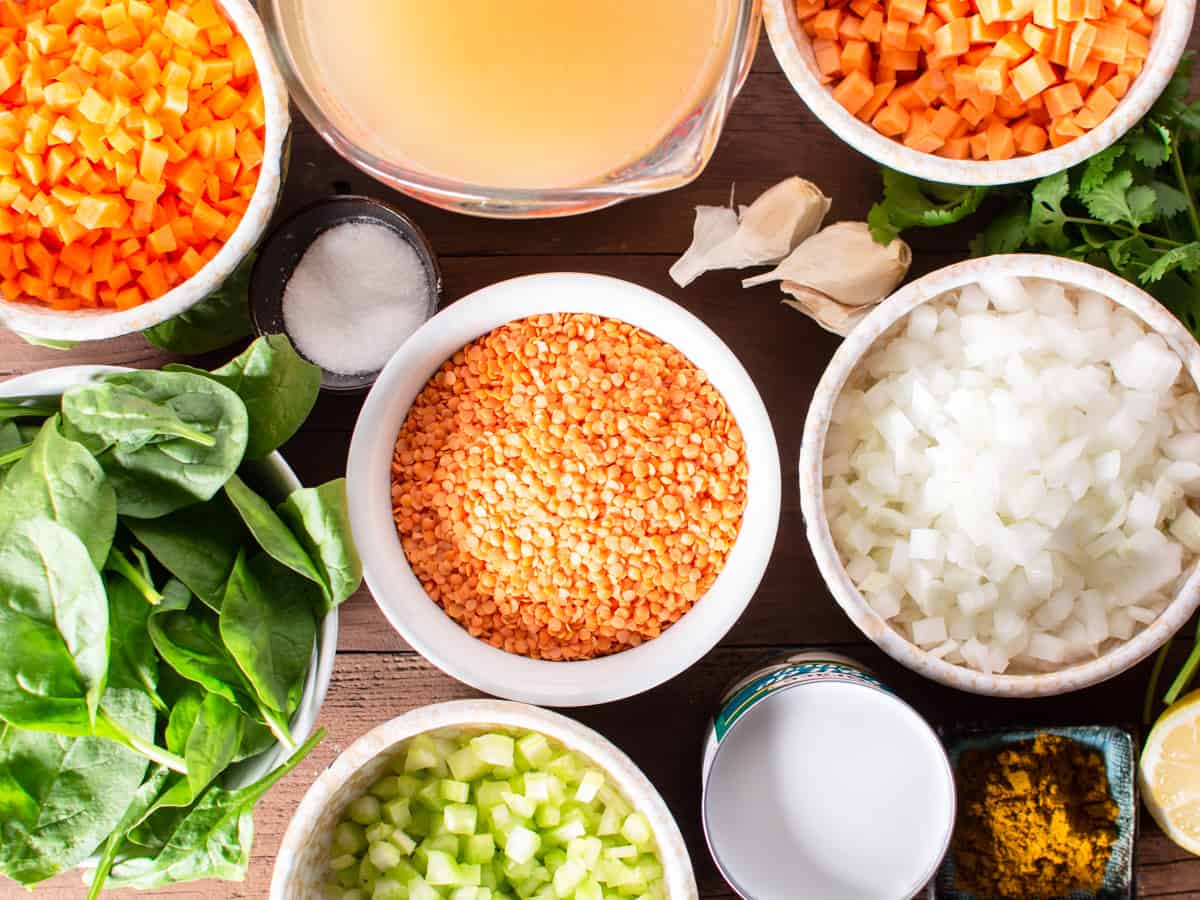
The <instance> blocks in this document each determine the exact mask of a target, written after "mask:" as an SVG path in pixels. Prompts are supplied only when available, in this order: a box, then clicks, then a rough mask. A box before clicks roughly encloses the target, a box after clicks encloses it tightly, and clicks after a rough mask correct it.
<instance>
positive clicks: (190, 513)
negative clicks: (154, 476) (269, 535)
mask: <svg viewBox="0 0 1200 900" xmlns="http://www.w3.org/2000/svg"><path fill="white" fill-rule="evenodd" d="M124 524H125V527H126V528H128V529H129V530H130V531H131V532H132V533H133V536H134V537H135V538H137V540H138V541H139V542H140V543H141V545H142V546H143V547H145V548H146V549H147V550H149V551H150V555H151V556H153V557H154V558H155V559H156V560H158V562H159V563H160V564H161V565H162V567H163V568H164V569H166V570H167V571H168V572H170V573H171V574H172V575H173V576H174V577H175V578H178V579H179V580H180V581H182V582H183V583H184V584H185V585H187V587H188V588H189V589H190V590H191V591H192V592H193V593H194V594H195V595H196V596H197V597H199V598H200V599H201V600H202V601H203V602H204V603H205V604H206V605H207V606H209V607H210V608H211V609H217V610H219V609H220V608H221V601H222V600H223V599H224V597H225V583H226V582H227V581H228V580H229V573H230V572H232V571H233V562H234V560H235V559H237V554H238V548H239V547H240V546H241V545H242V543H243V542H244V540H245V538H246V529H245V528H244V527H243V526H242V523H241V520H240V519H239V518H238V515H237V512H236V511H235V510H234V509H233V507H232V506H231V505H230V504H229V501H228V500H226V499H225V497H224V496H223V495H220V494H218V495H217V496H216V497H213V499H212V500H209V501H208V502H206V503H197V504H194V505H192V506H187V507H184V508H183V509H180V510H176V511H175V512H173V513H170V514H169V515H166V516H161V517H159V518H157V519H125V520H124Z"/></svg>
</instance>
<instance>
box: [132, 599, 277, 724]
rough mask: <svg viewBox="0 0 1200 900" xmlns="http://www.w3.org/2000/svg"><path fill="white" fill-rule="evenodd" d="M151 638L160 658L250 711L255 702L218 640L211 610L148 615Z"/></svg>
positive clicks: (188, 677) (193, 679) (231, 659)
mask: <svg viewBox="0 0 1200 900" xmlns="http://www.w3.org/2000/svg"><path fill="white" fill-rule="evenodd" d="M149 630H150V639H151V640H152V641H153V642H154V647H155V649H156V650H158V654H159V656H161V657H162V659H163V662H165V663H166V664H167V665H168V666H170V667H171V668H172V669H174V670H175V671H176V672H178V673H179V674H180V675H182V676H183V677H184V678H186V679H188V680H189V681H194V682H195V683H196V684H198V685H200V686H201V687H202V688H204V689H205V690H206V691H210V692H212V693H214V694H218V695H220V696H221V697H224V698H225V699H226V700H228V701H229V702H230V703H233V704H235V705H236V706H237V707H238V708H239V709H242V710H244V711H246V712H248V713H249V714H251V715H252V714H253V712H254V710H255V706H254V703H253V701H252V700H250V699H249V697H248V695H249V693H250V691H249V690H248V685H247V684H246V683H245V680H244V679H243V678H242V675H241V672H240V671H239V670H238V667H237V663H235V662H234V661H233V658H232V657H231V656H230V655H229V653H228V651H227V650H226V649H225V645H224V644H222V643H221V636H220V634H219V633H218V629H217V624H216V622H215V621H214V619H213V617H212V614H211V613H209V614H206V613H204V612H202V611H200V610H196V611H193V610H190V609H189V610H167V611H164V612H157V611H156V612H155V613H154V614H153V615H151V616H150V628H149Z"/></svg>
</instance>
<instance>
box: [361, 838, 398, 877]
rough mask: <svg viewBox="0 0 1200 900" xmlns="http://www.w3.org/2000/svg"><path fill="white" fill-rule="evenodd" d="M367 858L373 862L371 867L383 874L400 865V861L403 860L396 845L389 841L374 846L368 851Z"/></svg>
mask: <svg viewBox="0 0 1200 900" xmlns="http://www.w3.org/2000/svg"><path fill="white" fill-rule="evenodd" d="M367 857H368V858H369V859H370V860H371V865H373V866H374V867H375V868H377V869H379V870H380V871H381V872H386V871H387V870H388V869H390V868H392V867H393V866H396V865H399V864H400V860H401V859H403V857H402V856H401V855H400V851H399V850H398V849H397V848H396V845H395V844H392V843H390V842H388V841H379V842H378V843H375V844H372V845H371V847H370V849H368V850H367Z"/></svg>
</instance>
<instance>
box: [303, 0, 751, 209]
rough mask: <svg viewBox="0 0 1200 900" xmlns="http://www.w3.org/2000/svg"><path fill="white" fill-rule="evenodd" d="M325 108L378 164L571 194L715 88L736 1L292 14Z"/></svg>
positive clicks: (545, 0)
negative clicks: (334, 110) (335, 110)
mask: <svg viewBox="0 0 1200 900" xmlns="http://www.w3.org/2000/svg"><path fill="white" fill-rule="evenodd" d="M296 2H297V4H298V7H299V10H300V15H301V18H302V30H303V34H304V37H305V41H306V42H307V44H308V50H309V53H310V54H311V56H312V59H313V61H314V65H315V69H316V75H317V79H318V83H320V84H322V85H323V94H324V95H325V97H324V102H326V103H334V104H336V105H337V106H338V107H339V108H340V109H339V112H340V118H341V119H343V120H345V122H343V123H342V127H347V126H346V123H349V128H348V130H351V131H353V133H354V137H355V140H356V141H358V142H360V143H363V144H364V145H365V146H366V148H367V149H368V150H370V151H371V152H373V153H374V154H375V155H377V156H379V157H381V158H384V159H388V160H390V161H393V162H400V163H403V164H404V165H407V166H410V167H415V168H418V169H422V170H425V171H427V172H429V173H431V174H434V175H437V176H441V177H444V178H449V179H454V180H458V181H463V182H467V183H473V184H480V185H487V186H491V187H504V188H529V189H534V188H553V187H559V188H562V187H572V186H576V185H581V184H585V183H588V182H592V181H596V180H598V179H600V178H602V177H603V176H604V175H606V174H607V173H609V172H612V171H614V170H617V169H620V168H622V167H624V166H627V165H629V164H630V163H633V162H635V161H636V160H637V159H639V158H640V157H641V156H643V155H645V154H646V153H647V152H649V151H650V150H652V149H653V148H654V147H655V146H656V145H658V144H659V143H660V142H661V141H662V139H663V138H664V137H665V136H666V135H667V134H668V133H669V132H670V131H671V130H672V129H673V128H675V127H676V126H677V125H678V124H679V123H680V122H682V121H683V120H684V119H685V118H686V117H687V116H688V115H689V114H690V113H691V111H692V110H693V109H694V108H695V107H696V106H698V105H699V104H700V103H701V102H702V101H703V98H704V96H705V95H706V93H707V92H708V91H709V89H710V88H711V86H712V84H713V82H714V80H715V79H716V78H717V77H719V74H720V70H721V65H722V63H723V61H724V59H725V57H726V55H727V51H728V47H729V43H730V41H731V39H732V38H731V36H732V32H733V27H734V21H735V18H736V10H737V5H736V3H735V2H734V0H654V2H652V3H647V2H646V0H605V2H604V3H584V2H582V0H508V2H504V3H501V2H499V0H454V2H429V0H341V2H339V3H331V2H329V0H296Z"/></svg>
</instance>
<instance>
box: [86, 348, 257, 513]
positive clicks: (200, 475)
mask: <svg viewBox="0 0 1200 900" xmlns="http://www.w3.org/2000/svg"><path fill="white" fill-rule="evenodd" d="M105 383H106V384H111V385H115V386H118V387H128V388H132V389H135V390H138V391H140V392H141V393H142V394H143V396H145V397H146V398H147V399H149V400H152V401H154V402H156V403H162V404H165V405H167V406H169V407H170V408H171V410H172V411H173V412H174V413H175V414H176V415H177V416H178V417H179V418H180V419H182V420H183V421H184V422H185V423H186V424H187V425H189V426H192V427H194V428H195V429H197V430H199V431H201V432H204V433H205V434H207V435H209V436H210V437H211V438H212V440H213V446H211V447H203V446H201V445H199V444H197V443H195V442H193V441H189V440H185V439H182V438H172V439H169V440H164V441H160V442H157V443H151V444H146V445H145V446H142V447H139V448H138V449H135V450H128V449H126V448H125V447H123V446H122V445H120V444H117V445H115V446H113V448H112V449H111V450H110V451H109V452H107V453H105V454H103V455H102V456H101V457H100V463H101V465H102V466H103V467H104V470H105V472H107V473H108V477H109V478H110V479H112V482H113V487H114V488H115V489H116V492H117V511H118V512H120V513H121V514H122V515H125V516H129V517H132V518H137V519H152V518H156V517H158V516H164V515H166V514H167V513H171V512H174V511H175V510H177V509H181V508H183V507H185V506H189V505H191V504H193V503H196V502H197V501H203V500H211V499H212V497H213V496H214V495H215V494H216V493H217V491H219V490H220V489H221V486H222V485H224V484H225V482H226V481H228V480H229V477H230V476H231V475H232V474H233V473H234V472H236V471H237V468H238V466H239V465H241V462H242V456H243V454H244V453H245V449H246V440H247V422H248V420H247V416H246V407H245V405H244V404H243V403H242V401H241V400H240V399H239V398H238V396H237V394H235V393H233V391H231V390H229V389H228V388H226V387H224V386H223V385H220V384H217V383H216V382H215V381H212V380H210V379H208V378H202V377H200V376H199V375H192V374H189V373H186V372H120V373H117V374H115V375H109V376H107V377H106V379H105Z"/></svg>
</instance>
